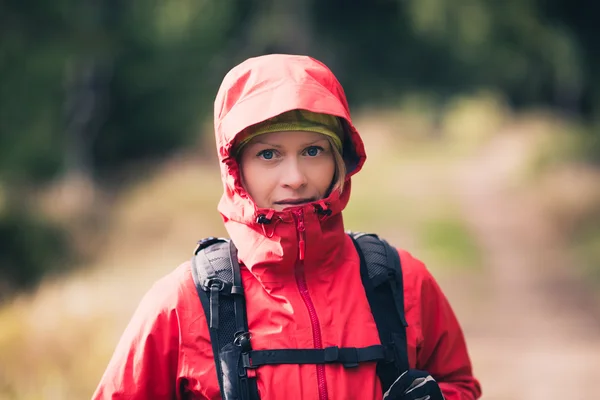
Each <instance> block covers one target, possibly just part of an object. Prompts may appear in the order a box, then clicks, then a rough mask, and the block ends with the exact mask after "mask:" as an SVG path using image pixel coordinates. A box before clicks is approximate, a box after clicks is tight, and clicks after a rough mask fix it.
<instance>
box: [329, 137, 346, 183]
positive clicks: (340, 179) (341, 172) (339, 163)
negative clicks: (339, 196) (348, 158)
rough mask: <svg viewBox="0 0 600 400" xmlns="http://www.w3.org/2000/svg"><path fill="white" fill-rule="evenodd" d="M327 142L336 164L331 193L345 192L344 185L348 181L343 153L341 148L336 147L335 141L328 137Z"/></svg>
mask: <svg viewBox="0 0 600 400" xmlns="http://www.w3.org/2000/svg"><path fill="white" fill-rule="evenodd" d="M327 141H328V142H329V145H330V147H331V152H332V153H333V160H334V162H335V174H334V175H333V181H332V182H331V190H330V192H331V191H333V190H339V191H340V193H342V191H343V190H344V183H345V181H346V163H345V162H344V157H343V156H342V152H341V151H340V148H339V147H338V146H336V143H335V142H334V141H333V139H332V138H331V137H329V136H327Z"/></svg>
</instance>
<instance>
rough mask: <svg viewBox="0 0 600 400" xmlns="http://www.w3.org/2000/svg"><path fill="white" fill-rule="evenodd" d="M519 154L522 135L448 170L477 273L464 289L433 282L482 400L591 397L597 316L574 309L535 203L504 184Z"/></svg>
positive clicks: (598, 347) (565, 273)
mask: <svg viewBox="0 0 600 400" xmlns="http://www.w3.org/2000/svg"><path fill="white" fill-rule="evenodd" d="M529 151H530V143H528V142H527V140H524V139H523V137H522V135H517V134H503V135H498V136H497V137H496V138H495V139H493V140H492V141H491V142H490V143H488V144H487V145H486V146H485V147H484V148H483V149H482V151H480V152H479V153H478V154H477V155H476V156H473V157H471V158H469V159H466V160H464V161H463V162H462V163H461V164H460V165H458V166H457V168H456V171H455V174H454V191H455V195H456V196H457V199H458V201H459V203H460V206H461V209H462V211H463V214H464V216H465V219H466V221H467V224H468V225H469V227H470V229H472V231H473V232H474V234H475V235H476V237H477V240H478V242H479V245H480V246H481V249H482V254H483V272H482V274H481V276H478V277H472V278H469V279H472V281H469V282H467V284H468V285H469V286H470V287H471V288H472V290H465V287H466V285H465V282H463V283H462V284H460V285H454V284H453V282H451V281H442V282H441V283H442V285H443V286H444V287H445V288H446V287H447V289H448V290H447V292H448V296H449V297H450V298H451V300H452V302H453V303H454V304H455V307H456V311H457V313H458V314H459V316H460V319H461V322H462V323H463V325H464V329H465V332H466V334H467V336H468V338H469V346H470V350H471V356H472V359H473V362H474V365H475V368H476V371H475V372H476V374H477V376H478V377H479V378H480V379H481V380H482V385H483V389H484V396H483V398H484V399H488V400H554V399H557V400H558V399H570V400H584V399H592V398H596V397H597V396H598V386H597V385H598V382H597V381H598V380H599V379H600V329H599V325H598V323H597V322H598V321H597V319H595V318H594V317H596V316H597V315H595V314H594V312H593V311H592V310H590V309H586V308H585V307H584V306H583V305H584V304H585V301H583V302H578V301H577V299H581V295H580V294H579V293H578V292H577V284H576V283H574V279H573V276H574V274H572V273H571V272H570V270H569V269H570V268H573V265H574V264H573V263H572V261H571V260H570V259H569V256H568V254H567V253H566V252H565V251H564V246H563V245H562V243H561V238H560V237H559V235H556V234H554V233H553V229H552V227H551V226H550V225H549V224H548V222H547V219H546V218H545V216H544V213H543V210H541V209H540V207H539V205H538V204H539V202H536V197H535V196H536V195H531V194H526V193H523V191H522V190H520V191H519V190H514V185H512V182H513V181H512V178H513V176H514V173H515V172H517V171H518V169H519V168H520V166H521V163H522V162H523V161H524V160H525V159H526V158H527V156H528V154H529ZM571 271H573V269H571Z"/></svg>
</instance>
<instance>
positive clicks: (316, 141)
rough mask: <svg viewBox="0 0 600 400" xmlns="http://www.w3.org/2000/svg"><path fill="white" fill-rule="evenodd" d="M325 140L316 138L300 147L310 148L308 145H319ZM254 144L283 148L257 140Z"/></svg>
mask: <svg viewBox="0 0 600 400" xmlns="http://www.w3.org/2000/svg"><path fill="white" fill-rule="evenodd" d="M326 140H327V138H326V137H322V138H318V139H316V140H311V141H310V142H308V143H304V144H302V146H310V145H313V144H315V143H319V142H322V141H326ZM254 143H255V144H264V145H265V146H271V147H274V148H276V149H280V148H282V147H283V146H282V145H280V144H274V143H269V142H265V141H262V140H259V139H257V140H256V141H255V142H254Z"/></svg>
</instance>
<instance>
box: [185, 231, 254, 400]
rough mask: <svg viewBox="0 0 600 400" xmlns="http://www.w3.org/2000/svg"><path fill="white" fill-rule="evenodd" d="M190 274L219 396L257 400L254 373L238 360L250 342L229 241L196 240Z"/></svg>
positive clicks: (235, 260)
mask: <svg viewBox="0 0 600 400" xmlns="http://www.w3.org/2000/svg"><path fill="white" fill-rule="evenodd" d="M192 276H193V278H194V283H195V284H196V291H197V292H198V296H199V297H200V301H201V303H202V308H203V309H204V313H205V314H206V318H207V321H208V328H209V329H208V330H209V333H210V341H211V344H212V348H213V354H214V359H215V366H216V369H217V377H218V379H219V387H220V389H221V396H222V398H223V399H224V400H258V399H259V397H258V388H257V386H256V377H255V376H250V374H248V371H249V370H248V369H247V368H245V367H244V366H243V365H242V363H241V360H242V359H244V358H247V354H248V353H249V352H250V351H251V350H252V346H251V344H250V333H249V331H248V321H247V318H246V301H245V299H244V287H243V285H242V277H241V272H240V265H239V263H238V258H237V249H236V247H235V245H234V244H233V242H231V241H230V240H227V239H220V238H214V237H210V238H207V239H204V240H201V241H200V242H198V247H196V250H195V252H194V256H193V258H192ZM244 355H245V356H246V357H244ZM231 366H237V368H235V367H234V368H231Z"/></svg>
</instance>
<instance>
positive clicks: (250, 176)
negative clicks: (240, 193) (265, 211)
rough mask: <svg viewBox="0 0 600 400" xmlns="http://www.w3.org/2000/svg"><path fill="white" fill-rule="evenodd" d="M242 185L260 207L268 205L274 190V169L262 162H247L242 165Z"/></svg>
mask: <svg viewBox="0 0 600 400" xmlns="http://www.w3.org/2000/svg"><path fill="white" fill-rule="evenodd" d="M240 173H241V183H242V187H243V188H244V189H245V190H246V192H247V193H248V194H249V195H250V197H251V198H252V200H254V202H255V203H256V205H257V206H259V207H268V206H269V204H268V201H269V198H270V194H271V193H272V191H273V181H274V177H273V170H272V169H269V168H265V167H264V166H262V165H260V163H254V162H251V161H250V162H245V163H242V165H240Z"/></svg>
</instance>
